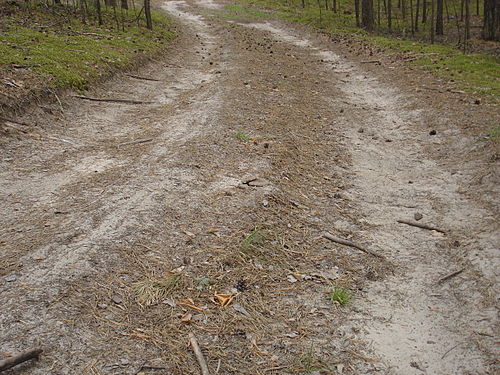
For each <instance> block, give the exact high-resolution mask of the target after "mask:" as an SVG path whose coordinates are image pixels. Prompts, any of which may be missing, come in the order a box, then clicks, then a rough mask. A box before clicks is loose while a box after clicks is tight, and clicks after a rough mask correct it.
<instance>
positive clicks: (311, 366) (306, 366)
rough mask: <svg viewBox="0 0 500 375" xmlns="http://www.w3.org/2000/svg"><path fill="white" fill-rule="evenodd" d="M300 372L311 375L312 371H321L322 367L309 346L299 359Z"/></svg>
mask: <svg viewBox="0 0 500 375" xmlns="http://www.w3.org/2000/svg"><path fill="white" fill-rule="evenodd" d="M299 361H300V367H301V369H300V370H301V372H303V373H305V374H311V373H312V372H313V371H318V370H322V369H323V366H321V362H320V361H319V360H318V358H317V357H316V353H314V348H313V346H312V345H311V346H310V347H309V349H307V351H306V352H305V353H304V354H302V355H301V356H300V358H299Z"/></svg>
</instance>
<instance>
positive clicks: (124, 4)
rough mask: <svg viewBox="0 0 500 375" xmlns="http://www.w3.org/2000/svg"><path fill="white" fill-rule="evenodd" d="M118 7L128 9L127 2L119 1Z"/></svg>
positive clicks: (124, 0) (125, 0)
mask: <svg viewBox="0 0 500 375" xmlns="http://www.w3.org/2000/svg"><path fill="white" fill-rule="evenodd" d="M120 5H121V8H122V9H128V1H127V0H121V1H120Z"/></svg>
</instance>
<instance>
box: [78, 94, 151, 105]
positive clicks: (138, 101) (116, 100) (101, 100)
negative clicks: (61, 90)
mask: <svg viewBox="0 0 500 375" xmlns="http://www.w3.org/2000/svg"><path fill="white" fill-rule="evenodd" d="M73 97H74V98H77V99H84V100H90V101H93V102H108V103H124V104H153V102H145V101H142V100H132V99H101V98H92V97H90V96H84V95H73Z"/></svg>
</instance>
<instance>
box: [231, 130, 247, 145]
mask: <svg viewBox="0 0 500 375" xmlns="http://www.w3.org/2000/svg"><path fill="white" fill-rule="evenodd" d="M234 137H235V138H236V139H238V140H239V141H240V142H244V143H246V142H250V140H251V138H250V137H249V136H248V135H246V134H245V133H243V132H241V131H238V132H236V133H234Z"/></svg>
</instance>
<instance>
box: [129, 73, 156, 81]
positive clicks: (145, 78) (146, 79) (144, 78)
mask: <svg viewBox="0 0 500 375" xmlns="http://www.w3.org/2000/svg"><path fill="white" fill-rule="evenodd" d="M126 76H128V77H130V78H135V79H142V80H144V81H155V82H159V81H161V79H156V78H149V77H141V76H136V75H133V74H126Z"/></svg>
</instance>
